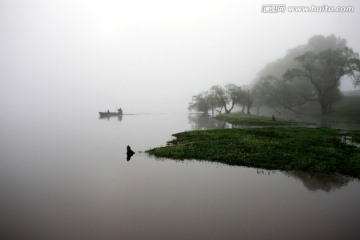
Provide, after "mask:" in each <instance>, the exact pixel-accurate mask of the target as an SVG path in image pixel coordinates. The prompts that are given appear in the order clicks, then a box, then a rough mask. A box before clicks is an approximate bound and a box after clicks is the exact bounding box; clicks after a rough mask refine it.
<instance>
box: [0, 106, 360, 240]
mask: <svg viewBox="0 0 360 240" xmlns="http://www.w3.org/2000/svg"><path fill="white" fill-rule="evenodd" d="M0 120H1V125H0V131H1V132H0V154H1V155H0V190H1V191H0V212H1V214H0V239H34V240H35V239H36V240H42V239H51V240H53V239H360V228H359V226H360V182H359V181H358V180H351V179H347V178H327V179H321V178H317V177H311V176H308V175H306V174H299V173H283V172H278V171H271V172H269V171H262V170H259V169H253V168H243V167H230V166H226V165H222V164H214V163H208V162H199V161H183V162H179V161H173V160H169V159H156V158H153V157H149V156H148V155H147V154H146V153H143V151H145V150H147V149H149V148H152V147H156V146H161V145H165V144H166V141H168V140H170V139H171V134H172V133H176V132H180V131H184V130H191V129H205V128H215V127H229V126H228V125H226V124H224V123H222V122H218V121H214V120H211V119H209V118H201V117H199V116H197V115H187V114H148V115H146V114H143V115H125V116H123V117H122V118H117V117H113V118H110V119H99V118H98V116H97V113H96V112H94V113H87V114H73V115H72V114H69V115H67V116H62V115H60V114H49V115H46V116H32V117H29V116H26V115H21V114H19V115H17V116H15V117H14V116H6V115H4V114H3V115H1V119H0ZM127 145H130V146H131V147H132V149H133V150H134V151H136V154H135V155H134V156H133V157H132V158H131V160H130V161H127V160H126V146H127ZM139 151H141V152H139Z"/></svg>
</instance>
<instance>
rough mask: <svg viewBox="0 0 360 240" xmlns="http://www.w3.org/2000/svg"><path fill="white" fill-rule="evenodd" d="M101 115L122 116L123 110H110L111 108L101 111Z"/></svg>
mask: <svg viewBox="0 0 360 240" xmlns="http://www.w3.org/2000/svg"><path fill="white" fill-rule="evenodd" d="M99 114H100V117H112V116H122V115H123V111H122V109H121V108H119V109H118V110H117V112H110V111H109V110H108V111H107V112H99Z"/></svg>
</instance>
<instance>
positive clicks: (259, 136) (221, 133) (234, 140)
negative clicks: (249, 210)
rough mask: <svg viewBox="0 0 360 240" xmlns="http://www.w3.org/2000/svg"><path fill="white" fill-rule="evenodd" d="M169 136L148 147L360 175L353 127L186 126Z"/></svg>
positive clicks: (359, 136)
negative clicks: (187, 128)
mask: <svg viewBox="0 0 360 240" xmlns="http://www.w3.org/2000/svg"><path fill="white" fill-rule="evenodd" d="M269 121H271V120H269ZM174 136H175V137H176V138H175V139H174V140H172V141H170V142H169V143H168V146H166V147H159V148H155V149H151V150H149V151H148V153H149V154H152V155H155V156H157V157H166V158H172V159H199V160H206V161H214V162H221V163H225V164H229V165H239V166H249V167H256V168H264V169H278V170H295V171H306V172H310V173H325V174H329V173H339V174H345V175H351V176H355V177H360V148H359V147H358V146H359V145H360V132H359V131H349V132H346V133H345V132H343V131H340V130H336V129H329V128H316V129H315V128H305V127H292V128H284V127H268V128H252V129H215V130H206V131H191V132H183V133H177V134H174ZM345 136H346V138H345ZM356 145H357V146H356Z"/></svg>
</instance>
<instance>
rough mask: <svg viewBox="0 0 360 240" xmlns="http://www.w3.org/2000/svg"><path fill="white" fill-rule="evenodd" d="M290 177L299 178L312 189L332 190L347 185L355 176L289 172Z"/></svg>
mask: <svg viewBox="0 0 360 240" xmlns="http://www.w3.org/2000/svg"><path fill="white" fill-rule="evenodd" d="M285 174H286V175H288V176H289V177H293V178H295V179H299V180H301V181H302V183H303V184H304V186H305V187H306V188H307V189H309V190H310V191H317V190H323V191H325V192H330V191H333V190H336V189H340V188H342V187H345V186H346V185H347V184H348V183H349V182H350V181H352V180H353V178H350V177H346V176H343V175H318V174H316V175H314V174H309V173H306V172H287V173H285Z"/></svg>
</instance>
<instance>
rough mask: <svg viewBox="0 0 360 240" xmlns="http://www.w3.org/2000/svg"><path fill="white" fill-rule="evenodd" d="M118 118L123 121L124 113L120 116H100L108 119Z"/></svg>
mask: <svg viewBox="0 0 360 240" xmlns="http://www.w3.org/2000/svg"><path fill="white" fill-rule="evenodd" d="M115 117H116V118H117V120H118V121H119V122H121V121H122V118H123V116H122V115H120V116H100V117H99V119H106V120H108V121H109V120H110V118H115Z"/></svg>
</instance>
